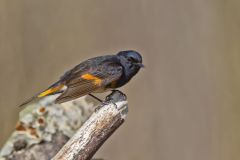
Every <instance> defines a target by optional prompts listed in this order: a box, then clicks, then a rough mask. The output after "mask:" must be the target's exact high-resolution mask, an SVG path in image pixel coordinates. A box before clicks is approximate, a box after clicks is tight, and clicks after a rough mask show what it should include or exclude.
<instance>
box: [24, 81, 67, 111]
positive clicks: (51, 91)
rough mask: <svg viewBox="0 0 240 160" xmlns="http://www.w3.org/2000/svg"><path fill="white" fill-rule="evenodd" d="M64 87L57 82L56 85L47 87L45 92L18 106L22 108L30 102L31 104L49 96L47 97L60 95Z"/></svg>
mask: <svg viewBox="0 0 240 160" xmlns="http://www.w3.org/2000/svg"><path fill="white" fill-rule="evenodd" d="M63 87H64V84H62V83H61V81H58V82H56V83H54V84H53V85H51V86H50V87H48V88H47V89H46V90H44V91H42V92H40V93H38V94H37V95H35V96H33V97H31V98H29V99H28V100H26V101H25V102H23V103H22V104H21V105H19V107H23V106H25V105H26V104H29V103H30V102H33V101H34V100H37V99H40V98H43V97H46V96H49V95H54V94H58V93H62V92H63V90H62V88H63Z"/></svg>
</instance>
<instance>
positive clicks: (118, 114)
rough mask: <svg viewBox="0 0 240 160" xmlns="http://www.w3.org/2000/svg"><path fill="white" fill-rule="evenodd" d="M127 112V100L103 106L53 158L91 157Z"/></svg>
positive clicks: (83, 158) (80, 158) (120, 122)
mask: <svg viewBox="0 0 240 160" xmlns="http://www.w3.org/2000/svg"><path fill="white" fill-rule="evenodd" d="M115 93H117V92H115ZM111 98H112V97H111ZM126 114H127V102H126V101H122V102H117V103H116V104H114V103H109V104H107V105H105V106H103V107H101V108H100V109H99V110H98V111H97V112H96V113H94V114H93V115H92V116H91V117H90V118H89V119H88V120H87V122H85V123H84V125H83V126H82V127H81V128H80V129H79V130H78V131H77V133H76V134H75V135H74V136H73V137H72V138H71V139H70V140H69V141H68V142H67V144H65V145H64V146H63V148H62V149H61V150H60V151H59V152H58V154H57V155H56V156H55V157H54V158H53V160H60V159H65V160H74V159H78V160H89V159H91V158H92V157H93V155H94V154H95V152H96V151H97V150H98V149H99V148H100V147H101V145H102V144H103V143H104V142H105V141H106V140H107V139H108V137H109V136H111V134H112V133H113V132H114V131H115V130H116V129H117V128H118V127H119V126H120V125H121V124H122V123H123V122H124V119H125V117H126Z"/></svg>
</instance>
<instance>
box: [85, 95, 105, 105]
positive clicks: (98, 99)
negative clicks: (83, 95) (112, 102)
mask: <svg viewBox="0 0 240 160" xmlns="http://www.w3.org/2000/svg"><path fill="white" fill-rule="evenodd" d="M88 95H89V96H91V97H92V98H94V99H96V100H97V101H99V102H101V103H103V100H101V99H100V98H98V97H96V96H94V95H92V94H91V93H89V94H88Z"/></svg>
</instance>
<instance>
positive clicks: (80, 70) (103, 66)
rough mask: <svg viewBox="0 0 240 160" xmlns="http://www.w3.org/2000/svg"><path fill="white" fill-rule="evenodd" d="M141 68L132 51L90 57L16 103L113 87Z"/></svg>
mask: <svg viewBox="0 0 240 160" xmlns="http://www.w3.org/2000/svg"><path fill="white" fill-rule="evenodd" d="M142 67H144V65H143V64H142V56H141V55H140V54H139V53H138V52H136V51H133V50H127V51H121V52H119V53H117V54H116V55H105V56H100V57H95V58H91V59H88V60H86V61H84V62H82V63H80V64H79V65H77V66H75V67H74V68H73V69H71V70H69V71H67V72H66V73H65V74H64V75H63V76H62V77H61V78H60V80H59V81H57V82H56V83H54V84H53V85H51V86H50V87H49V88H47V89H46V90H44V91H43V92H41V93H39V94H37V95H35V96H34V97H32V98H31V99H29V100H27V101H26V102H24V103H23V104H21V105H20V106H23V105H25V104H27V103H29V102H31V101H32V100H34V99H37V98H42V97H45V96H49V95H54V94H59V93H61V95H60V96H59V97H57V98H56V100H55V103H63V102H67V101H70V100H73V99H76V98H79V97H82V96H84V95H87V94H89V95H91V96H93V95H92V94H91V93H101V92H105V91H109V90H114V89H116V88H119V87H121V86H123V85H125V84H126V83H127V82H129V81H130V80H131V78H132V77H133V76H134V75H135V74H137V73H138V71H139V70H140V68H142ZM93 97H95V96H93ZM95 98H96V97H95ZM98 100H99V99H98Z"/></svg>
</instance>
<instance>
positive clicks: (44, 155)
mask: <svg viewBox="0 0 240 160" xmlns="http://www.w3.org/2000/svg"><path fill="white" fill-rule="evenodd" d="M55 98H56V97H54V96H51V97H48V98H46V99H43V100H41V101H40V102H38V103H35V104H32V105H30V106H28V107H27V108H26V109H24V110H23V111H22V112H21V113H20V118H19V122H18V123H17V126H16V129H15V131H14V132H13V133H12V135H11V136H10V138H9V140H8V141H7V142H6V144H5V145H4V146H3V148H2V149H1V151H0V159H1V160H2V159H11V160H15V159H17V160H34V159H41V160H48V159H51V158H52V157H54V155H56V154H57V153H58V151H59V150H60V149H61V148H62V146H63V145H64V144H65V143H66V142H67V141H68V140H69V139H70V138H71V137H72V136H73V135H74V136H73V137H72V138H71V140H70V141H69V142H68V143H67V144H66V145H65V146H64V148H63V149H61V151H60V152H59V153H58V154H57V155H56V156H55V157H54V159H58V157H59V156H60V157H62V156H64V157H65V156H67V155H69V154H68V153H70V152H72V153H74V154H72V155H74V156H70V155H69V156H68V157H69V158H73V159H74V158H76V157H77V158H79V157H82V155H83V154H85V156H84V157H85V159H90V157H92V156H93V154H94V153H95V152H96V151H97V149H98V148H99V147H100V146H101V144H102V143H103V142H104V141H105V140H106V139H107V137H109V136H110V135H111V133H112V132H113V131H114V130H115V129H116V128H117V127H118V126H120V124H121V123H122V122H123V119H124V115H126V113H127V107H126V103H127V102H126V97H125V95H123V94H122V93H120V92H113V93H112V94H111V95H110V96H109V97H107V99H106V102H107V104H106V102H105V103H104V105H103V107H101V108H100V109H99V110H98V111H96V112H95V113H94V114H92V113H93V112H94V108H95V107H94V105H93V103H90V102H87V100H86V98H80V99H78V100H75V101H71V102H67V103H63V104H61V105H59V104H53V103H52V102H53V100H54V99H55ZM111 102H114V103H115V104H116V105H117V108H116V106H115V105H114V104H113V103H111ZM91 114H92V116H91ZM89 116H91V118H90V119H89V120H88V121H87V122H85V121H86V120H87V119H88V118H89ZM105 116H106V117H107V118H105V119H104V117H105ZM94 117H95V118H94ZM98 118H99V119H98ZM97 119H98V120H97ZM94 120H95V122H94ZM84 122H85V123H84ZM90 122H94V123H95V125H96V126H95V127H93V126H91V125H87V124H89V123H90ZM83 123H84V125H83V126H82V124H83ZM91 124H92V123H91ZM81 126H82V127H84V128H85V129H80V130H79V128H80V127H81ZM77 130H78V131H77ZM86 131H88V132H86ZM79 135H81V136H80V137H81V139H78V140H77V138H78V137H79ZM73 140H75V141H74V142H76V143H71V142H73ZM83 140H84V141H83ZM70 143H71V144H74V145H76V146H77V147H76V148H71V146H69V144H70ZM84 147H85V148H88V149H87V150H89V151H87V152H86V150H85V151H83V148H84ZM71 149H72V150H71ZM64 159H65V158H64ZM79 159H80V158H79Z"/></svg>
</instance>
